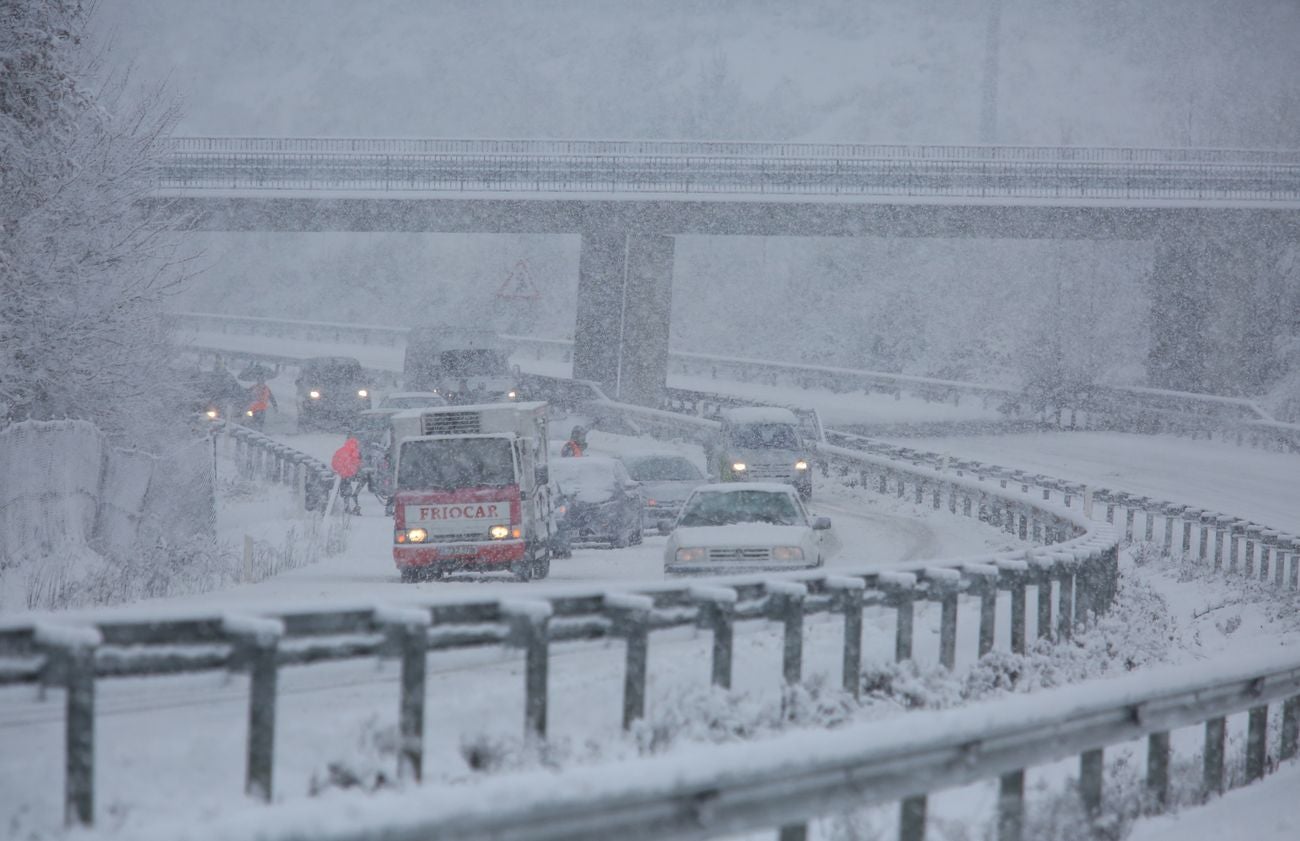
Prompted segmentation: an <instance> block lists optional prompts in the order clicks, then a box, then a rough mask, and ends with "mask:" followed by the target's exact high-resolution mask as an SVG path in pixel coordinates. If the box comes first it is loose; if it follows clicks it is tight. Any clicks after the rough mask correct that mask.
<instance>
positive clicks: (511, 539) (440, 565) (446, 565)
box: [392, 403, 554, 581]
mask: <svg viewBox="0 0 1300 841" xmlns="http://www.w3.org/2000/svg"><path fill="white" fill-rule="evenodd" d="M392 424H393V448H394V453H395V457H396V458H395V464H396V476H395V483H394V484H395V490H394V495H393V503H394V511H393V515H394V534H393V561H394V562H395V563H396V565H397V569H398V570H399V572H401V575H402V580H403V581H416V580H422V579H428V578H441V577H443V576H444V575H446V574H448V573H452V572H462V571H465V572H510V573H512V574H513V575H514V576H515V577H516V578H519V579H521V580H525V581H526V580H529V579H532V578H543V577H545V576H546V575H547V573H548V572H549V570H550V562H551V543H552V535H553V532H554V519H553V516H552V513H551V498H550V488H549V484H548V479H549V477H548V469H547V454H546V404H545V403H495V404H480V405H467V406H445V407H438V408H428V409H413V410H410V411H406V412H399V413H398V414H396V415H394V416H393V420H392Z"/></svg>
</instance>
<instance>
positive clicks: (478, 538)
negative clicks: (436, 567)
mask: <svg viewBox="0 0 1300 841" xmlns="http://www.w3.org/2000/svg"><path fill="white" fill-rule="evenodd" d="M487 539H488V535H487V529H486V528H485V529H483V530H482V531H465V532H455V533H453V534H430V535H429V540H428V542H429V543H482V542H484V541H486V540H487Z"/></svg>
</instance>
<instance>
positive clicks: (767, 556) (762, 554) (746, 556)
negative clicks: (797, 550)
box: [709, 548, 772, 561]
mask: <svg viewBox="0 0 1300 841" xmlns="http://www.w3.org/2000/svg"><path fill="white" fill-rule="evenodd" d="M771 559H772V550H771V549H762V548H756V549H710V550H709V560H710V561H768V560H771Z"/></svg>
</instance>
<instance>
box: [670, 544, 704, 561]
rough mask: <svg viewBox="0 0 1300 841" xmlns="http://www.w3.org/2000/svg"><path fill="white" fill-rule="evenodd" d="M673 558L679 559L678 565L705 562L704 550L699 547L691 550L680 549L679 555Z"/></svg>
mask: <svg viewBox="0 0 1300 841" xmlns="http://www.w3.org/2000/svg"><path fill="white" fill-rule="evenodd" d="M673 557H674V558H676V559H677V563H679V564H689V563H693V562H694V561H702V560H704V550H703V549H701V548H699V547H698V546H695V547H691V548H690V549H678V550H677V554H676V555H674V556H673Z"/></svg>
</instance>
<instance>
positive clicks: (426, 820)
mask: <svg viewBox="0 0 1300 841" xmlns="http://www.w3.org/2000/svg"><path fill="white" fill-rule="evenodd" d="M1279 702H1280V703H1279ZM1272 705H1278V706H1280V709H1279V710H1277V713H1280V719H1281V728H1280V729H1281V742H1280V746H1279V747H1280V749H1279V751H1278V758H1279V759H1282V760H1289V759H1294V758H1295V757H1296V755H1297V743H1298V741H1300V740H1298V738H1297V736H1298V734H1300V657H1298V656H1297V655H1296V654H1294V653H1289V652H1288V653H1285V654H1282V655H1276V654H1274V655H1271V656H1269V657H1266V658H1255V659H1252V660H1250V661H1248V662H1244V663H1235V664H1233V665H1231V666H1228V667H1225V668H1224V669H1222V670H1220V671H1218V672H1217V673H1216V674H1212V675H1207V674H1206V671H1205V669H1204V666H1203V665H1196V666H1192V667H1181V668H1176V669H1165V670H1162V671H1161V672H1159V673H1157V674H1152V675H1135V676H1130V677H1122V678H1116V679H1114V680H1108V681H1104V682H1102V683H1100V685H1093V686H1087V687H1067V688H1063V689H1054V690H1048V691H1046V692H1042V693H1037V694H1035V695H1034V696H1031V697H1021V698H1011V699H1003V700H999V701H997V702H989V703H983V704H978V705H972V706H969V707H965V708H960V709H955V710H944V711H938V712H917V713H912V714H910V716H909V719H908V722H907V727H905V728H899V727H898V725H897V723H896V722H893V721H883V722H871V723H868V724H860V725H851V726H848V727H841V728H838V729H836V730H835V731H834V732H829V733H790V734H784V735H781V736H777V737H774V738H772V739H767V740H764V741H762V742H758V743H753V742H750V743H740V744H731V745H722V746H718V747H714V748H713V749H712V750H711V753H710V754H709V755H708V756H707V757H702V756H700V755H699V754H698V753H695V754H692V755H691V756H690V757H688V758H686V759H685V760H683V759H681V758H677V757H672V756H667V757H655V758H649V759H635V760H626V761H622V762H617V763H610V764H605V765H601V766H598V767H594V768H581V767H579V768H576V769H570V770H567V771H563V772H560V773H558V774H555V775H553V776H551V777H550V778H548V779H546V780H544V781H543V780H538V779H534V780H532V781H530V782H531V785H527V786H525V785H521V784H520V781H519V780H518V779H517V778H511V777H506V778H504V779H499V780H487V781H485V782H483V783H480V784H479V785H476V786H474V787H473V788H472V789H469V790H466V789H461V790H459V791H458V792H457V793H456V795H455V796H454V797H445V798H438V797H430V796H429V795H428V793H427V792H409V793H404V794H400V795H398V796H396V797H394V798H385V799H382V800H380V801H378V802H374V799H373V798H372V799H371V801H365V800H358V799H357V798H348V799H345V800H342V801H339V802H335V803H323V804H319V805H318V806H316V807H315V808H314V810H313V812H312V813H311V816H310V818H306V817H305V816H304V814H303V813H302V812H300V811H296V810H286V812H285V813H284V814H278V815H277V814H275V813H274V811H272V813H271V814H269V815H268V817H267V819H266V820H264V821H260V822H259V824H258V828H259V832H260V837H262V838H264V839H268V841H275V839H284V840H285V841H288V839H297V838H302V837H305V836H306V835H308V834H310V835H311V836H312V837H325V838H328V839H330V841H370V840H371V839H374V838H378V837H383V838H411V839H414V838H419V839H424V840H425V841H441V839H449V840H450V839H455V841H475V840H476V839H483V840H484V841H486V839H494V841H500V839H511V841H605V839H610V838H618V839H620V841H688V840H689V841H697V839H706V838H713V837H721V836H727V837H733V836H736V835H741V834H747V833H750V832H754V831H759V830H765V829H774V828H777V827H779V828H780V834H779V837H780V838H781V839H782V841H786V840H787V839H795V838H800V839H802V838H805V837H806V836H807V823H808V822H809V821H811V820H813V819H815V818H818V817H822V816H828V815H834V814H837V813H839V814H843V813H851V812H854V811H857V810H860V809H864V808H869V807H873V806H882V805H886V804H889V803H891V802H894V801H898V800H901V801H902V803H901V805H902V808H901V810H900V832H899V838H900V839H902V841H921V839H924V838H925V835H926V810H927V795H929V794H932V793H936V792H939V791H942V790H944V789H949V788H955V787H958V786H962V785H969V784H971V783H976V782H980V781H982V780H991V779H997V780H998V782H999V792H998V798H997V807H996V809H997V814H996V818H995V822H996V837H997V838H998V839H999V841H1020V839H1022V838H1023V837H1025V834H1026V829H1027V827H1026V810H1025V805H1026V804H1025V800H1026V797H1025V795H1026V792H1025V772H1026V769H1028V768H1031V767H1034V766H1038V765H1044V764H1048V763H1052V762H1057V761H1061V760H1065V759H1069V758H1071V757H1074V756H1078V759H1079V773H1078V779H1077V782H1076V783H1075V784H1074V785H1075V788H1076V789H1077V792H1078V796H1079V798H1080V800H1081V804H1082V806H1083V814H1082V816H1081V818H1082V820H1083V822H1084V824H1085V827H1086V826H1087V825H1089V824H1090V825H1092V826H1094V827H1097V826H1099V825H1100V824H1101V821H1100V820H1099V819H1100V818H1101V816H1102V813H1103V806H1104V802H1103V782H1104V777H1105V772H1106V768H1105V751H1106V749H1107V748H1110V747H1112V746H1114V745H1117V744H1121V743H1124V742H1129V741H1133V740H1136V739H1142V738H1145V740H1146V742H1147V746H1148V747H1147V767H1146V777H1145V788H1146V795H1147V799H1148V801H1149V802H1150V804H1151V806H1150V809H1149V811H1150V812H1151V813H1156V812H1160V811H1163V809H1164V807H1165V806H1166V804H1167V802H1168V801H1169V799H1170V783H1171V779H1170V777H1171V774H1170V760H1171V754H1172V751H1171V747H1170V731H1172V730H1175V729H1178V728H1183V727H1193V726H1198V725H1203V726H1204V730H1205V753H1204V768H1203V775H1202V788H1203V791H1204V792H1205V793H1206V794H1207V795H1208V794H1212V793H1216V792H1222V791H1223V790H1224V770H1225V756H1226V753H1227V751H1226V745H1225V729H1226V728H1225V723H1226V719H1227V716H1229V715H1232V714H1235V713H1242V712H1248V714H1249V724H1248V732H1247V738H1246V755H1245V770H1246V773H1245V778H1246V780H1247V781H1248V782H1253V781H1255V780H1258V779H1260V778H1262V777H1263V776H1264V774H1265V772H1266V770H1267V769H1268V761H1267V751H1266V745H1267V739H1268V719H1269V715H1270V712H1271V710H1270V706H1272ZM486 804H491V806H490V808H485V806H486ZM305 822H306V823H307V824H308V827H304V823H305ZM226 823H227V822H225V821H222V820H221V819H220V818H219V819H217V821H216V822H215V826H214V831H213V833H212V837H227V836H228V835H229V834H230V828H229V826H226V825H225V824H226ZM338 827H346V828H344V829H339V828H338ZM363 827H364V828H363ZM223 832H224V833H226V834H222V833H223ZM196 837H198V838H203V837H205V836H204V834H203V833H201V832H200V833H199V834H198V835H197V836H196ZM1098 837H1110V836H1109V835H1107V834H1104V833H1102V834H1099V835H1098Z"/></svg>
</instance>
